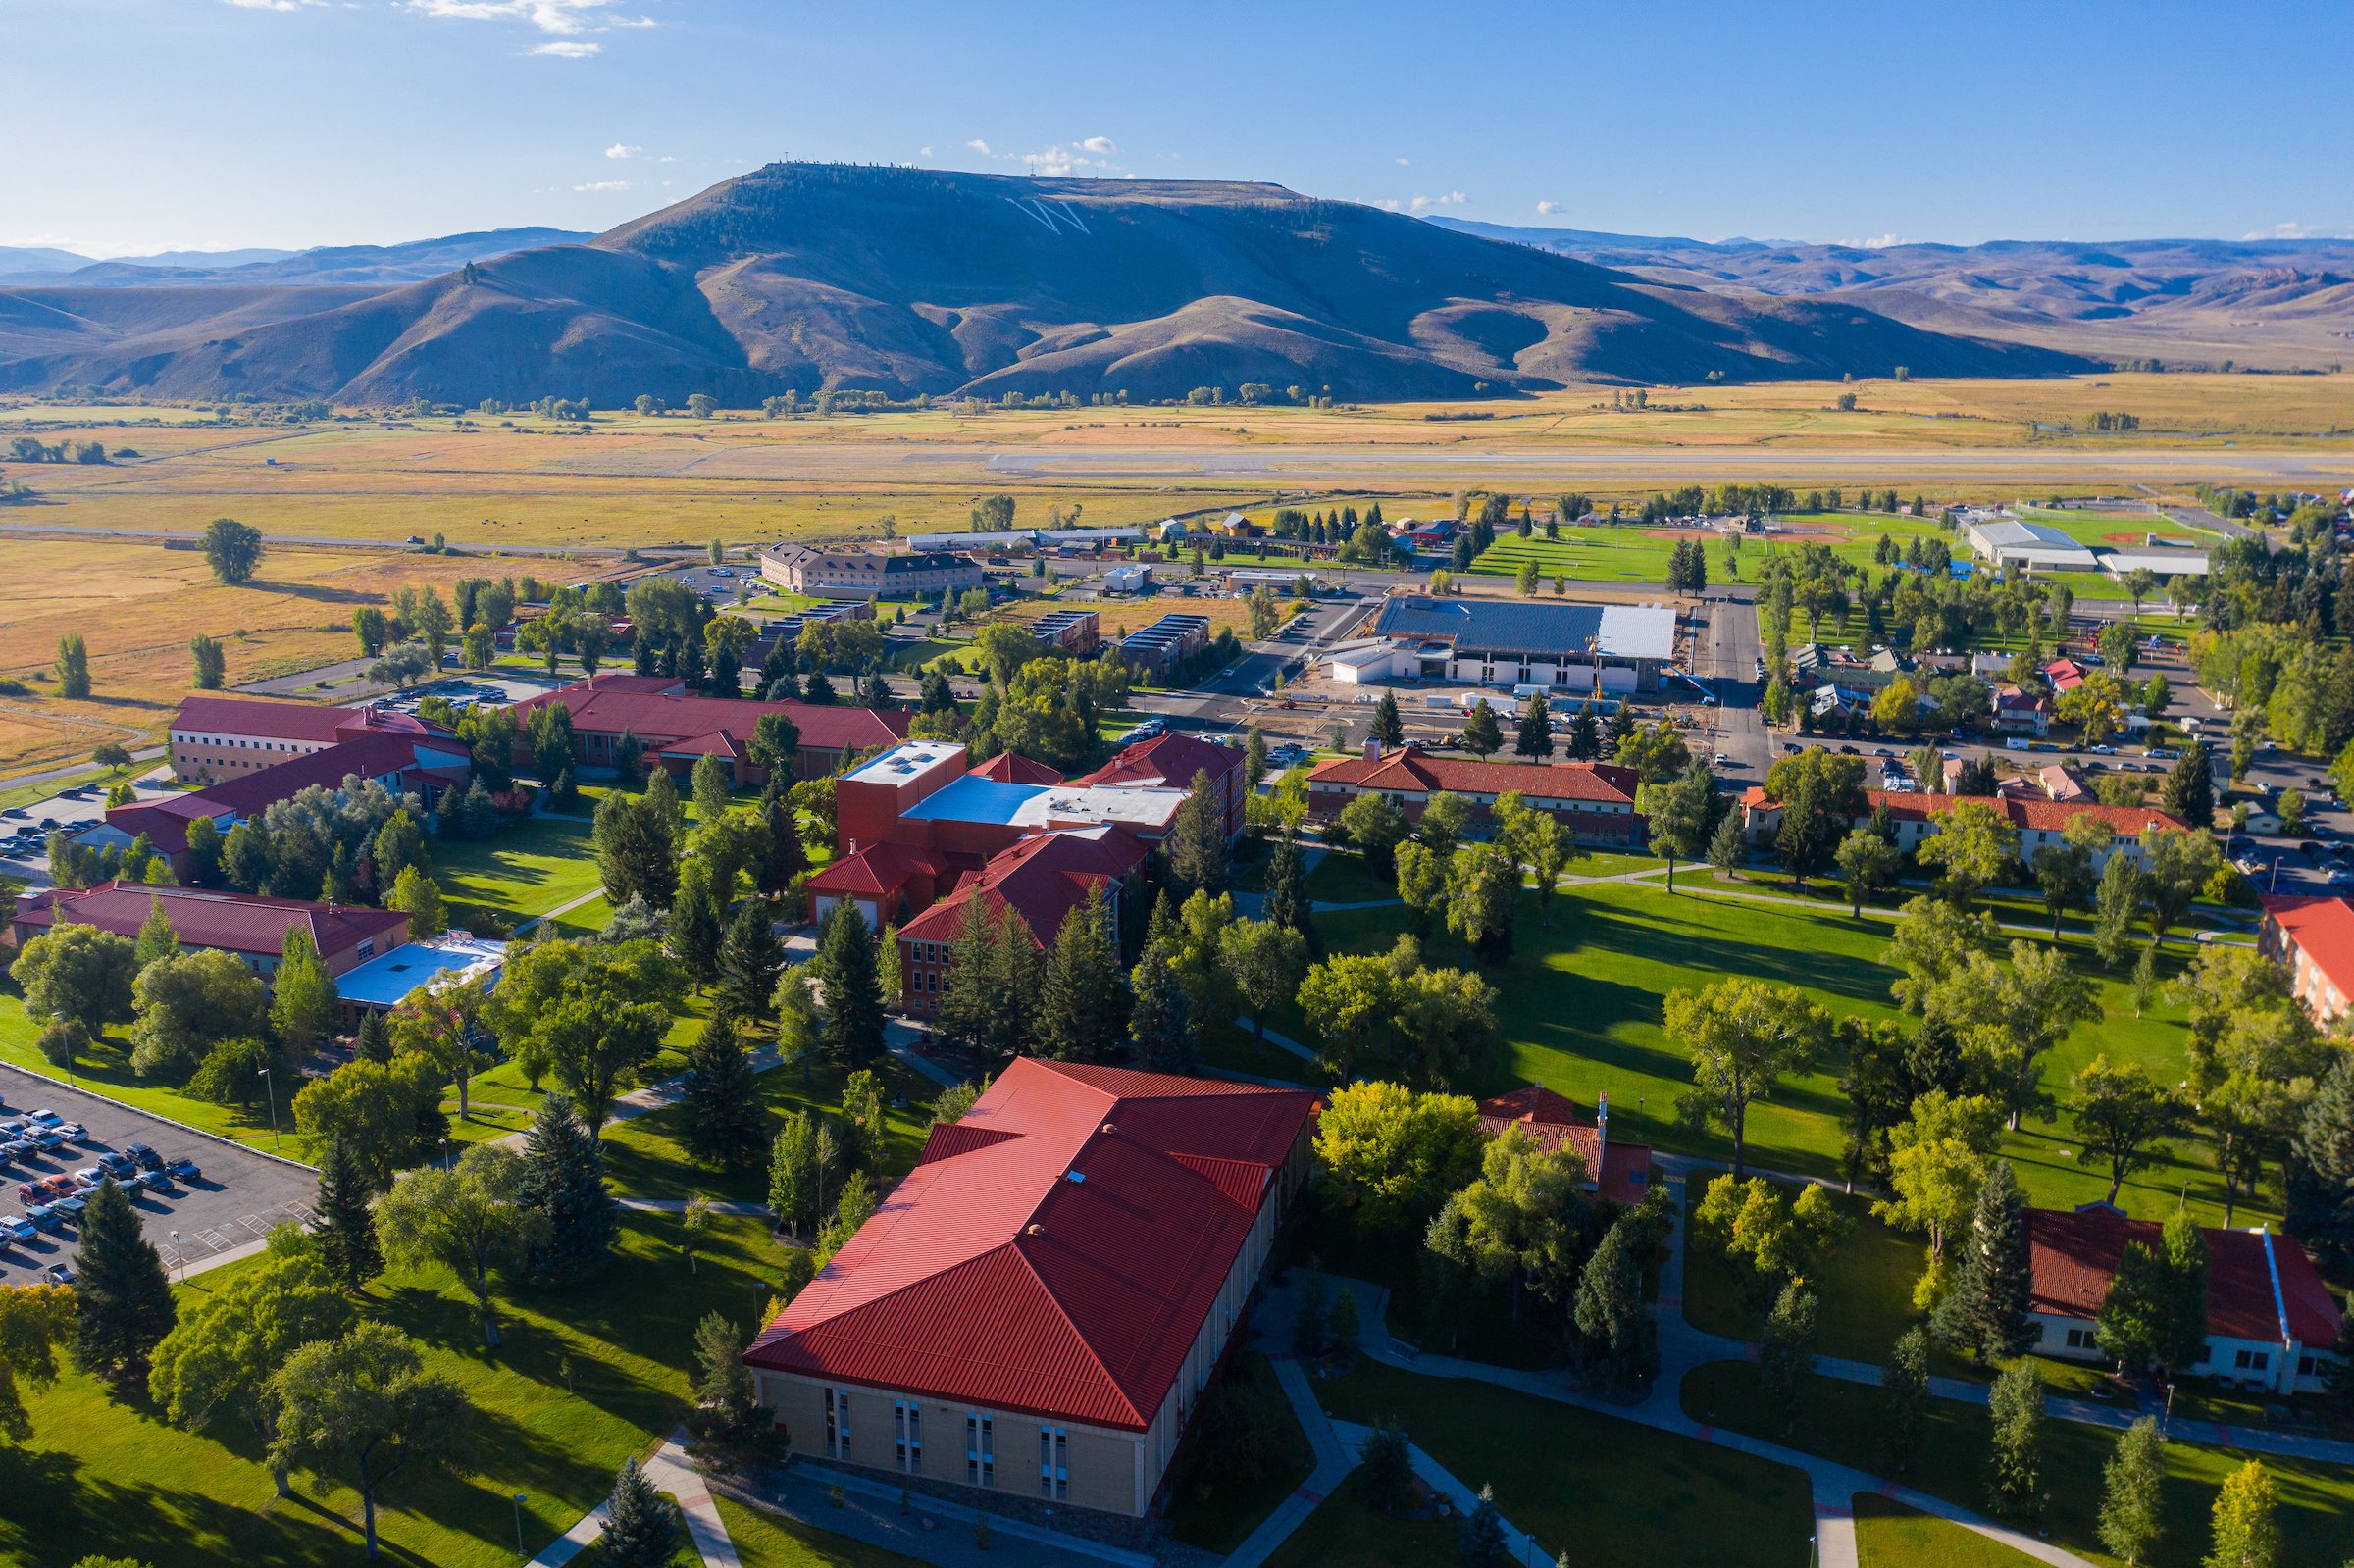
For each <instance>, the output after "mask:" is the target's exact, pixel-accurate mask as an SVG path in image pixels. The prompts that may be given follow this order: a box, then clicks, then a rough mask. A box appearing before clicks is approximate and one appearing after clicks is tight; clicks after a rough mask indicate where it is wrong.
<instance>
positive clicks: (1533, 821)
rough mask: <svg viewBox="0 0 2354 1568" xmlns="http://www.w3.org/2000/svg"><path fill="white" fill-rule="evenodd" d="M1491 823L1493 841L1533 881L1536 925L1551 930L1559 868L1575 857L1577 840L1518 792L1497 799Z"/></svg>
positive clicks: (1553, 816)
mask: <svg viewBox="0 0 2354 1568" xmlns="http://www.w3.org/2000/svg"><path fill="white" fill-rule="evenodd" d="M1493 820H1494V822H1495V824H1496V841H1497V842H1498V843H1500V844H1502V845H1503V846H1504V848H1505V850H1506V852H1507V853H1509V854H1510V856H1511V857H1512V859H1513V861H1514V862H1516V863H1517V864H1518V865H1520V866H1521V867H1523V868H1524V869H1526V871H1527V872H1528V874H1529V876H1530V878H1531V879H1532V880H1533V881H1534V882H1535V884H1536V892H1537V923H1538V924H1539V925H1541V926H1545V927H1547V928H1549V929H1550V928H1551V927H1552V925H1553V904H1554V900H1555V899H1556V898H1557V897H1559V896H1560V894H1561V868H1562V867H1564V866H1566V865H1567V864H1568V863H1569V861H1570V860H1571V859H1572V858H1573V857H1574V856H1575V855H1576V854H1577V852H1578V849H1577V840H1576V838H1575V837H1574V836H1572V835H1570V834H1569V833H1568V832H1567V831H1566V830H1564V829H1563V828H1562V827H1561V819H1560V818H1558V817H1556V816H1555V815H1554V814H1553V813H1552V812H1550V811H1545V810H1542V809H1539V808H1536V807H1532V806H1530V805H1528V804H1526V803H1525V801H1523V799H1522V798H1521V795H1520V791H1518V790H1517V789H1508V790H1506V791H1505V792H1504V793H1503V794H1500V795H1498V796H1497V797H1496V805H1495V808H1494V811H1493Z"/></svg>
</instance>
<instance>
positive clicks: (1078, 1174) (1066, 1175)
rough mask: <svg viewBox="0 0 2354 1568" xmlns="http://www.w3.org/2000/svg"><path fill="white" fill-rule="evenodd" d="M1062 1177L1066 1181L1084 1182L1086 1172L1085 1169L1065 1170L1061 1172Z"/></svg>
mask: <svg viewBox="0 0 2354 1568" xmlns="http://www.w3.org/2000/svg"><path fill="white" fill-rule="evenodd" d="M1062 1179H1063V1180H1064V1181H1066V1182H1084V1181H1086V1180H1087V1173H1086V1172H1085V1171H1065V1172H1063V1173H1062Z"/></svg>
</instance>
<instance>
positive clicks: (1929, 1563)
mask: <svg viewBox="0 0 2354 1568" xmlns="http://www.w3.org/2000/svg"><path fill="white" fill-rule="evenodd" d="M1855 1510H1856V1556H1857V1559H1858V1561H1859V1563H1860V1564H1861V1568H2029V1565H2031V1564H2032V1563H2033V1562H2034V1561H2035V1559H2034V1558H2032V1557H2030V1556H2028V1555H2027V1554H2026V1553H2025V1552H2023V1551H2017V1550H2014V1549H2013V1548H2011V1547H2009V1546H2006V1545H2004V1544H2003V1543H2001V1542H1999V1541H1989V1540H1987V1539H1986V1538H1985V1537H1984V1536H1981V1535H1979V1534H1978V1533H1977V1532H1976V1531H1974V1530H1966V1529H1964V1528H1963V1527H1962V1526H1960V1525H1958V1524H1955V1523H1954V1522H1953V1521H1952V1520H1950V1519H1938V1518H1934V1517H1932V1516H1931V1515H1928V1514H1925V1513H1922V1512H1920V1511H1919V1509H1917V1508H1908V1507H1906V1506H1905V1505H1904V1504H1903V1503H1901V1502H1896V1501H1893V1500H1891V1499H1890V1498H1887V1497H1883V1496H1881V1495H1880V1494H1879V1493H1878V1492H1857V1493H1856V1498H1855Z"/></svg>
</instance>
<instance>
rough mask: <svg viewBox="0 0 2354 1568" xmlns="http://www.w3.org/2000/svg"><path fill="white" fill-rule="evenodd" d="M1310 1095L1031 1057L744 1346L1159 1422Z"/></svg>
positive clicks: (1034, 1407)
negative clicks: (759, 1332) (815, 1276)
mask: <svg viewBox="0 0 2354 1568" xmlns="http://www.w3.org/2000/svg"><path fill="white" fill-rule="evenodd" d="M1312 1106H1313V1098H1312V1096H1310V1095H1308V1094H1305V1093H1303V1092H1300V1091H1297V1090H1291V1089H1272V1088H1263V1087H1259V1086H1256V1085H1251V1084H1230V1083H1222V1082H1215V1081H1209V1080H1203V1079H1189V1078H1174V1077H1168V1076H1164V1075H1161V1074H1156V1073H1138V1072H1129V1071H1125V1070H1122V1069H1117V1068H1100V1067H1082V1066H1077V1065H1074V1064H1070V1063H1059V1062H1041V1061H1033V1060H1030V1059H1027V1058H1025V1059H1022V1060H1019V1061H1016V1062H1015V1063H1014V1064H1013V1065H1012V1066H1011V1067H1009V1068H1007V1069H1006V1070H1005V1072H1004V1073H1003V1074H1001V1075H1000V1076H999V1077H998V1081H997V1082H996V1083H995V1084H994V1085H992V1086H991V1087H990V1089H989V1092H988V1093H986V1094H984V1095H982V1096H981V1098H980V1100H979V1101H978V1102H976V1103H975V1104H974V1106H973V1108H972V1110H971V1111H969V1112H967V1113H966V1114H965V1116H964V1118H963V1119H962V1120H961V1121H960V1122H958V1123H956V1124H955V1125H954V1126H953V1127H952V1128H938V1129H935V1130H934V1132H933V1135H932V1138H931V1140H930V1141H929V1142H928V1143H927V1144H926V1146H925V1150H924V1160H923V1162H922V1163H921V1164H919V1165H918V1166H917V1167H916V1168H915V1170H914V1171H912V1172H911V1173H909V1175H908V1176H907V1178H906V1180H904V1181H903V1182H901V1183H900V1184H899V1186H898V1188H897V1189H896V1190H895V1191H894V1192H893V1193H892V1194H891V1196H890V1197H889V1198H887V1199H886V1200H885V1201H884V1204H883V1206H882V1208H881V1209H880V1210H879V1211H878V1212H877V1213H876V1214H875V1216H874V1218H873V1219H871V1220H869V1221H867V1223H866V1224H865V1225H864V1226H862V1227H861V1228H860V1229H859V1231H858V1234H857V1235H856V1236H854V1237H852V1238H851V1239H850V1242H849V1244H848V1245H847V1246H845V1247H844V1248H843V1249H842V1251H841V1252H840V1253H839V1254H838V1255H837V1256H836V1257H835V1258H834V1260H833V1261H832V1262H831V1263H829V1264H827V1266H826V1268H825V1270H824V1272H822V1273H821V1274H819V1275H818V1277H817V1279H816V1280H814V1281H813V1282H811V1284H810V1285H809V1287H808V1288H807V1289H806V1290H803V1291H802V1292H801V1293H800V1294H799V1295H798V1296H796V1297H795V1298H794V1299H793V1304H792V1305H791V1306H790V1307H788V1308H787V1309H786V1310H785V1312H784V1313H783V1315H782V1316H780V1317H779V1318H778V1319H777V1320H776V1321H775V1322H774V1323H772V1324H770V1325H769V1326H768V1328H767V1330H766V1331H765V1332H764V1333H762V1335H761V1336H760V1338H759V1340H756V1341H755V1342H754V1343H753V1345H752V1348H751V1349H750V1351H749V1352H747V1354H746V1356H745V1359H746V1360H747V1361H748V1362H749V1363H750V1364H751V1365H753V1366H756V1367H763V1368H766V1369H768V1370H771V1371H779V1372H793V1373H801V1374H806V1375H808V1376H811V1377H822V1378H828V1379H841V1380H843V1381H844V1382H849V1383H858V1384H866V1385H872V1386H878V1387H881V1388H885V1389H890V1390H893V1391H899V1392H906V1393H915V1394H921V1395H925V1396H928V1397H933V1398H939V1399H944V1400H947V1401H950V1402H963V1403H970V1404H974V1405H979V1406H986V1407H988V1408H991V1409H997V1410H1008V1411H1019V1412H1023V1413H1026V1414H1031V1415H1039V1416H1046V1417H1058V1418H1061V1419H1065V1420H1070V1421H1077V1422H1085V1423H1087V1424H1089V1425H1093V1426H1104V1427H1112V1428H1117V1429H1120V1430H1123V1431H1143V1430H1145V1429H1146V1428H1147V1427H1149V1426H1150V1425H1151V1422H1152V1421H1153V1419H1154V1418H1155V1416H1156V1415H1157V1414H1158V1412H1159V1410H1160V1406H1161V1403H1162V1401H1163V1400H1164V1399H1166V1398H1167V1397H1168V1395H1169V1392H1170V1391H1171V1389H1172V1388H1173V1386H1174V1384H1175V1381H1176V1378H1177V1375H1178V1372H1179V1371H1180V1370H1181V1369H1182V1367H1183V1365H1184V1362H1185V1358H1186V1355H1187V1353H1188V1352H1189V1351H1190V1350H1191V1349H1192V1348H1193V1345H1194V1341H1195V1340H1197V1339H1198V1338H1199V1337H1200V1335H1201V1332H1202V1327H1203V1323H1204V1322H1206V1321H1207V1319H1208V1316H1209V1313H1210V1311H1211V1309H1212V1307H1213V1306H1214V1305H1215V1303H1216V1300H1217V1294H1218V1291H1219V1289H1220V1288H1221V1286H1222V1285H1223V1284H1224V1282H1225V1280H1226V1277H1227V1275H1228V1273H1229V1272H1230V1271H1231V1270H1232V1269H1233V1267H1234V1262H1235V1259H1236V1257H1237V1256H1239V1255H1240V1253H1241V1250H1242V1248H1243V1245H1244V1243H1245V1242H1246V1240H1247V1239H1248V1238H1249V1236H1250V1233H1251V1229H1252V1226H1253V1225H1254V1222H1255V1220H1256V1217H1257V1213H1258V1209H1259V1206H1260V1205H1261V1204H1263V1203H1265V1202H1266V1201H1267V1200H1268V1196H1269V1194H1270V1192H1271V1191H1272V1189H1273V1187H1274V1177H1275V1173H1276V1172H1277V1171H1278V1170H1279V1169H1280V1168H1281V1166H1282V1164H1283V1162H1284V1160H1285V1159H1286V1158H1287V1157H1288V1156H1289V1154H1290V1151H1291V1149H1292V1147H1293V1144H1294V1143H1295V1141H1296V1140H1297V1139H1298V1138H1299V1135H1300V1131H1301V1129H1302V1128H1303V1127H1304V1126H1305V1124H1306V1122H1307V1119H1308V1116H1309V1114H1310V1111H1311V1109H1312Z"/></svg>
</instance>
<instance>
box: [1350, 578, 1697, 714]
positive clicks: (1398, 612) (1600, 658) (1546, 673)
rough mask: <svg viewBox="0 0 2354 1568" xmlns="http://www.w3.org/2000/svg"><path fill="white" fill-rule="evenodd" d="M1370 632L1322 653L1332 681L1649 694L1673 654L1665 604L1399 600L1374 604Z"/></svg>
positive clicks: (1411, 597) (1670, 619)
mask: <svg viewBox="0 0 2354 1568" xmlns="http://www.w3.org/2000/svg"><path fill="white" fill-rule="evenodd" d="M1372 631H1373V635H1372V636H1370V637H1367V638H1363V639H1360V640H1357V641H1354V642H1349V643H1344V644H1342V645H1341V646H1339V647H1336V648H1334V649H1333V650H1332V651H1331V653H1330V654H1329V655H1327V657H1326V659H1325V668H1326V670H1327V671H1328V673H1329V674H1330V675H1331V677H1332V679H1333V680H1334V681H1336V682H1339V683H1343V684H1346V685H1372V684H1377V683H1383V682H1390V681H1455V682H1460V683H1465V684H1469V685H1485V686H1522V685H1527V686H1542V687H1556V686H1566V687H1570V688H1573V689H1577V690H1582V691H1591V690H1594V689H1595V688H1597V687H1598V686H1599V688H1600V689H1602V690H1605V691H1656V690H1658V689H1659V686H1660V672H1661V671H1662V670H1663V669H1664V668H1665V667H1666V666H1667V664H1668V663H1669V662H1670V661H1671V660H1672V659H1673V658H1674V656H1675V611H1674V609H1673V608H1672V607H1670V606H1667V605H1652V604H1558V603H1557V604H1544V603H1533V604H1532V603H1526V602H1522V601H1519V600H1510V599H1470V598H1465V599H1454V598H1446V599H1440V598H1430V597H1426V596H1422V595H1401V596H1399V597H1395V598H1392V599H1389V600H1387V601H1385V602H1384V603H1383V605H1382V607H1381V613H1380V614H1379V615H1378V616H1376V617H1375V619H1374V623H1373V628H1372Z"/></svg>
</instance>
